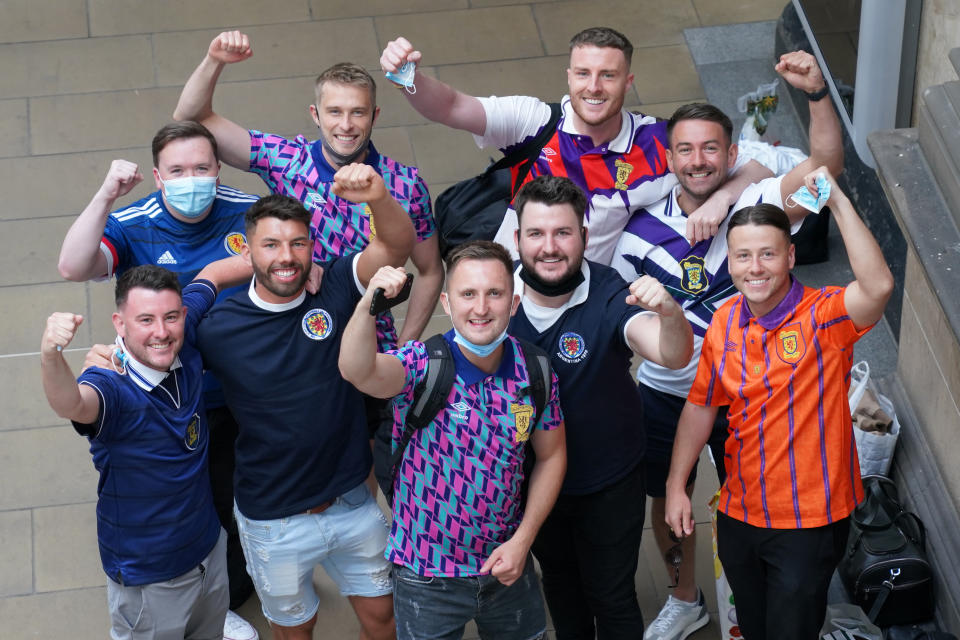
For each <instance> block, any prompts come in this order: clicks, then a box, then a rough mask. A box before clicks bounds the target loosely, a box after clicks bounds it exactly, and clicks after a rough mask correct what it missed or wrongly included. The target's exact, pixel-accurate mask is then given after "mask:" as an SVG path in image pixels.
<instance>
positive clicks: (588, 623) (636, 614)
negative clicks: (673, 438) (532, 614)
mask: <svg viewBox="0 0 960 640" xmlns="http://www.w3.org/2000/svg"><path fill="white" fill-rule="evenodd" d="M644 475H645V474H644V468H643V465H642V464H641V465H638V466H637V467H636V469H634V470H633V471H631V472H630V473H629V474H627V476H626V477H624V478H623V479H621V480H619V481H617V482H616V483H614V484H613V485H611V486H609V487H607V488H605V489H602V490H600V491H598V492H596V493H591V494H588V495H582V496H569V495H561V496H560V497H559V498H558V499H557V503H556V505H554V507H553V511H552V512H551V513H550V515H549V516H548V517H547V520H546V522H544V524H543V527H542V528H541V529H540V533H539V534H538V535H537V539H536V541H535V542H534V543H533V553H534V555H536V557H537V560H539V561H540V569H541V571H542V573H543V593H544V596H545V597H546V600H547V606H548V607H549V608H550V615H551V616H552V618H553V623H554V627H555V628H556V632H557V639H558V640H574V639H577V640H579V639H581V638H582V639H584V640H593V638H598V640H611V639H614V638H617V639H619V638H631V639H633V638H641V637H642V636H643V615H642V614H641V613H640V605H639V603H638V602H637V591H636V587H635V586H634V576H635V574H636V572H637V561H638V558H639V554H640V536H641V535H642V533H643V520H644V515H645V514H644V510H645V507H646V495H645V491H644Z"/></svg>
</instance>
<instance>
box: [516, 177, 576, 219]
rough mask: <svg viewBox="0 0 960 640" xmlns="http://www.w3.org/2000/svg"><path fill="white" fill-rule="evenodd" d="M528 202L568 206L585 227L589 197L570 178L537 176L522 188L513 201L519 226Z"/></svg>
mask: <svg viewBox="0 0 960 640" xmlns="http://www.w3.org/2000/svg"><path fill="white" fill-rule="evenodd" d="M528 202H538V203H540V204H546V205H555V204H568V205H570V207H571V208H572V209H573V212H574V213H575V214H576V215H577V223H578V224H579V225H580V226H581V227H582V226H583V217H584V215H585V214H586V211H587V196H586V195H585V194H584V193H583V189H581V188H580V187H578V186H577V185H576V183H575V182H574V181H573V180H571V179H570V178H566V177H564V176H551V175H543V176H537V177H536V178H534V179H533V180H531V181H530V182H528V183H527V184H525V185H523V186H522V187H521V188H520V191H518V192H517V197H516V198H515V199H514V201H513V208H514V210H515V211H516V212H517V224H519V223H520V220H521V219H522V218H523V209H524V207H526V206H527V203H528Z"/></svg>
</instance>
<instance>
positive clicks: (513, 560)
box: [480, 538, 530, 587]
mask: <svg viewBox="0 0 960 640" xmlns="http://www.w3.org/2000/svg"><path fill="white" fill-rule="evenodd" d="M529 553H530V548H529V547H527V546H525V545H524V544H523V543H521V542H519V541H518V540H516V539H514V538H510V539H509V540H507V541H506V542H504V543H503V544H502V545H500V546H499V547H497V548H496V549H494V550H493V552H492V553H491V554H490V557H489V558H487V561H486V562H484V563H483V566H482V567H480V573H487V572H490V575H492V576H493V577H494V578H496V579H497V580H499V581H500V584H502V585H504V586H506V587H509V586H510V585H512V584H513V583H514V582H516V581H517V578H519V577H520V576H521V575H522V574H523V567H524V566H526V563H527V555H528V554H529Z"/></svg>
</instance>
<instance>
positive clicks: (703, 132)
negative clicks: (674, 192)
mask: <svg viewBox="0 0 960 640" xmlns="http://www.w3.org/2000/svg"><path fill="white" fill-rule="evenodd" d="M736 161H737V146H736V145H734V144H730V138H729V137H728V136H727V133H726V131H724V129H723V127H722V126H721V125H720V124H719V123H717V122H712V121H709V120H681V121H679V122H677V123H676V125H674V127H673V131H672V132H671V134H670V148H669V149H667V166H668V167H669V168H670V171H672V172H673V173H674V174H675V175H676V176H677V180H678V181H679V182H680V188H681V189H682V191H683V194H682V195H683V196H685V198H686V200H687V202H684V203H682V204H683V205H684V211H687V209H689V211H687V213H690V212H692V211H693V210H695V209H696V208H697V207H699V206H700V205H701V204H703V203H704V202H706V200H707V199H708V198H709V197H710V196H711V195H713V192H714V191H716V190H717V189H719V188H720V187H721V186H722V185H723V183H724V182H726V180H727V170H728V169H729V168H730V167H732V166H733V165H734V164H736ZM682 199H683V198H682Z"/></svg>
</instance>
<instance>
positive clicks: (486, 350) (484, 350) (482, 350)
mask: <svg viewBox="0 0 960 640" xmlns="http://www.w3.org/2000/svg"><path fill="white" fill-rule="evenodd" d="M506 339H507V330H506V329H504V330H503V333H501V334H500V335H499V336H497V337H496V338H494V340H493V342H491V343H490V344H473V343H472V342H470V341H469V340H467V339H466V338H464V337H463V336H462V335H460V332H459V331H457V328H456V327H454V328H453V341H454V342H456V343H457V344H459V345H461V346H463V347H465V348H466V349H467V350H468V351H469V352H470V353H472V354H474V355H477V356H480V357H481V358H486V357H487V356H488V355H490V354H491V353H493V352H494V351H496V350H497V347H499V346H500V343H501V342H503V341H504V340H506Z"/></svg>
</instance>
